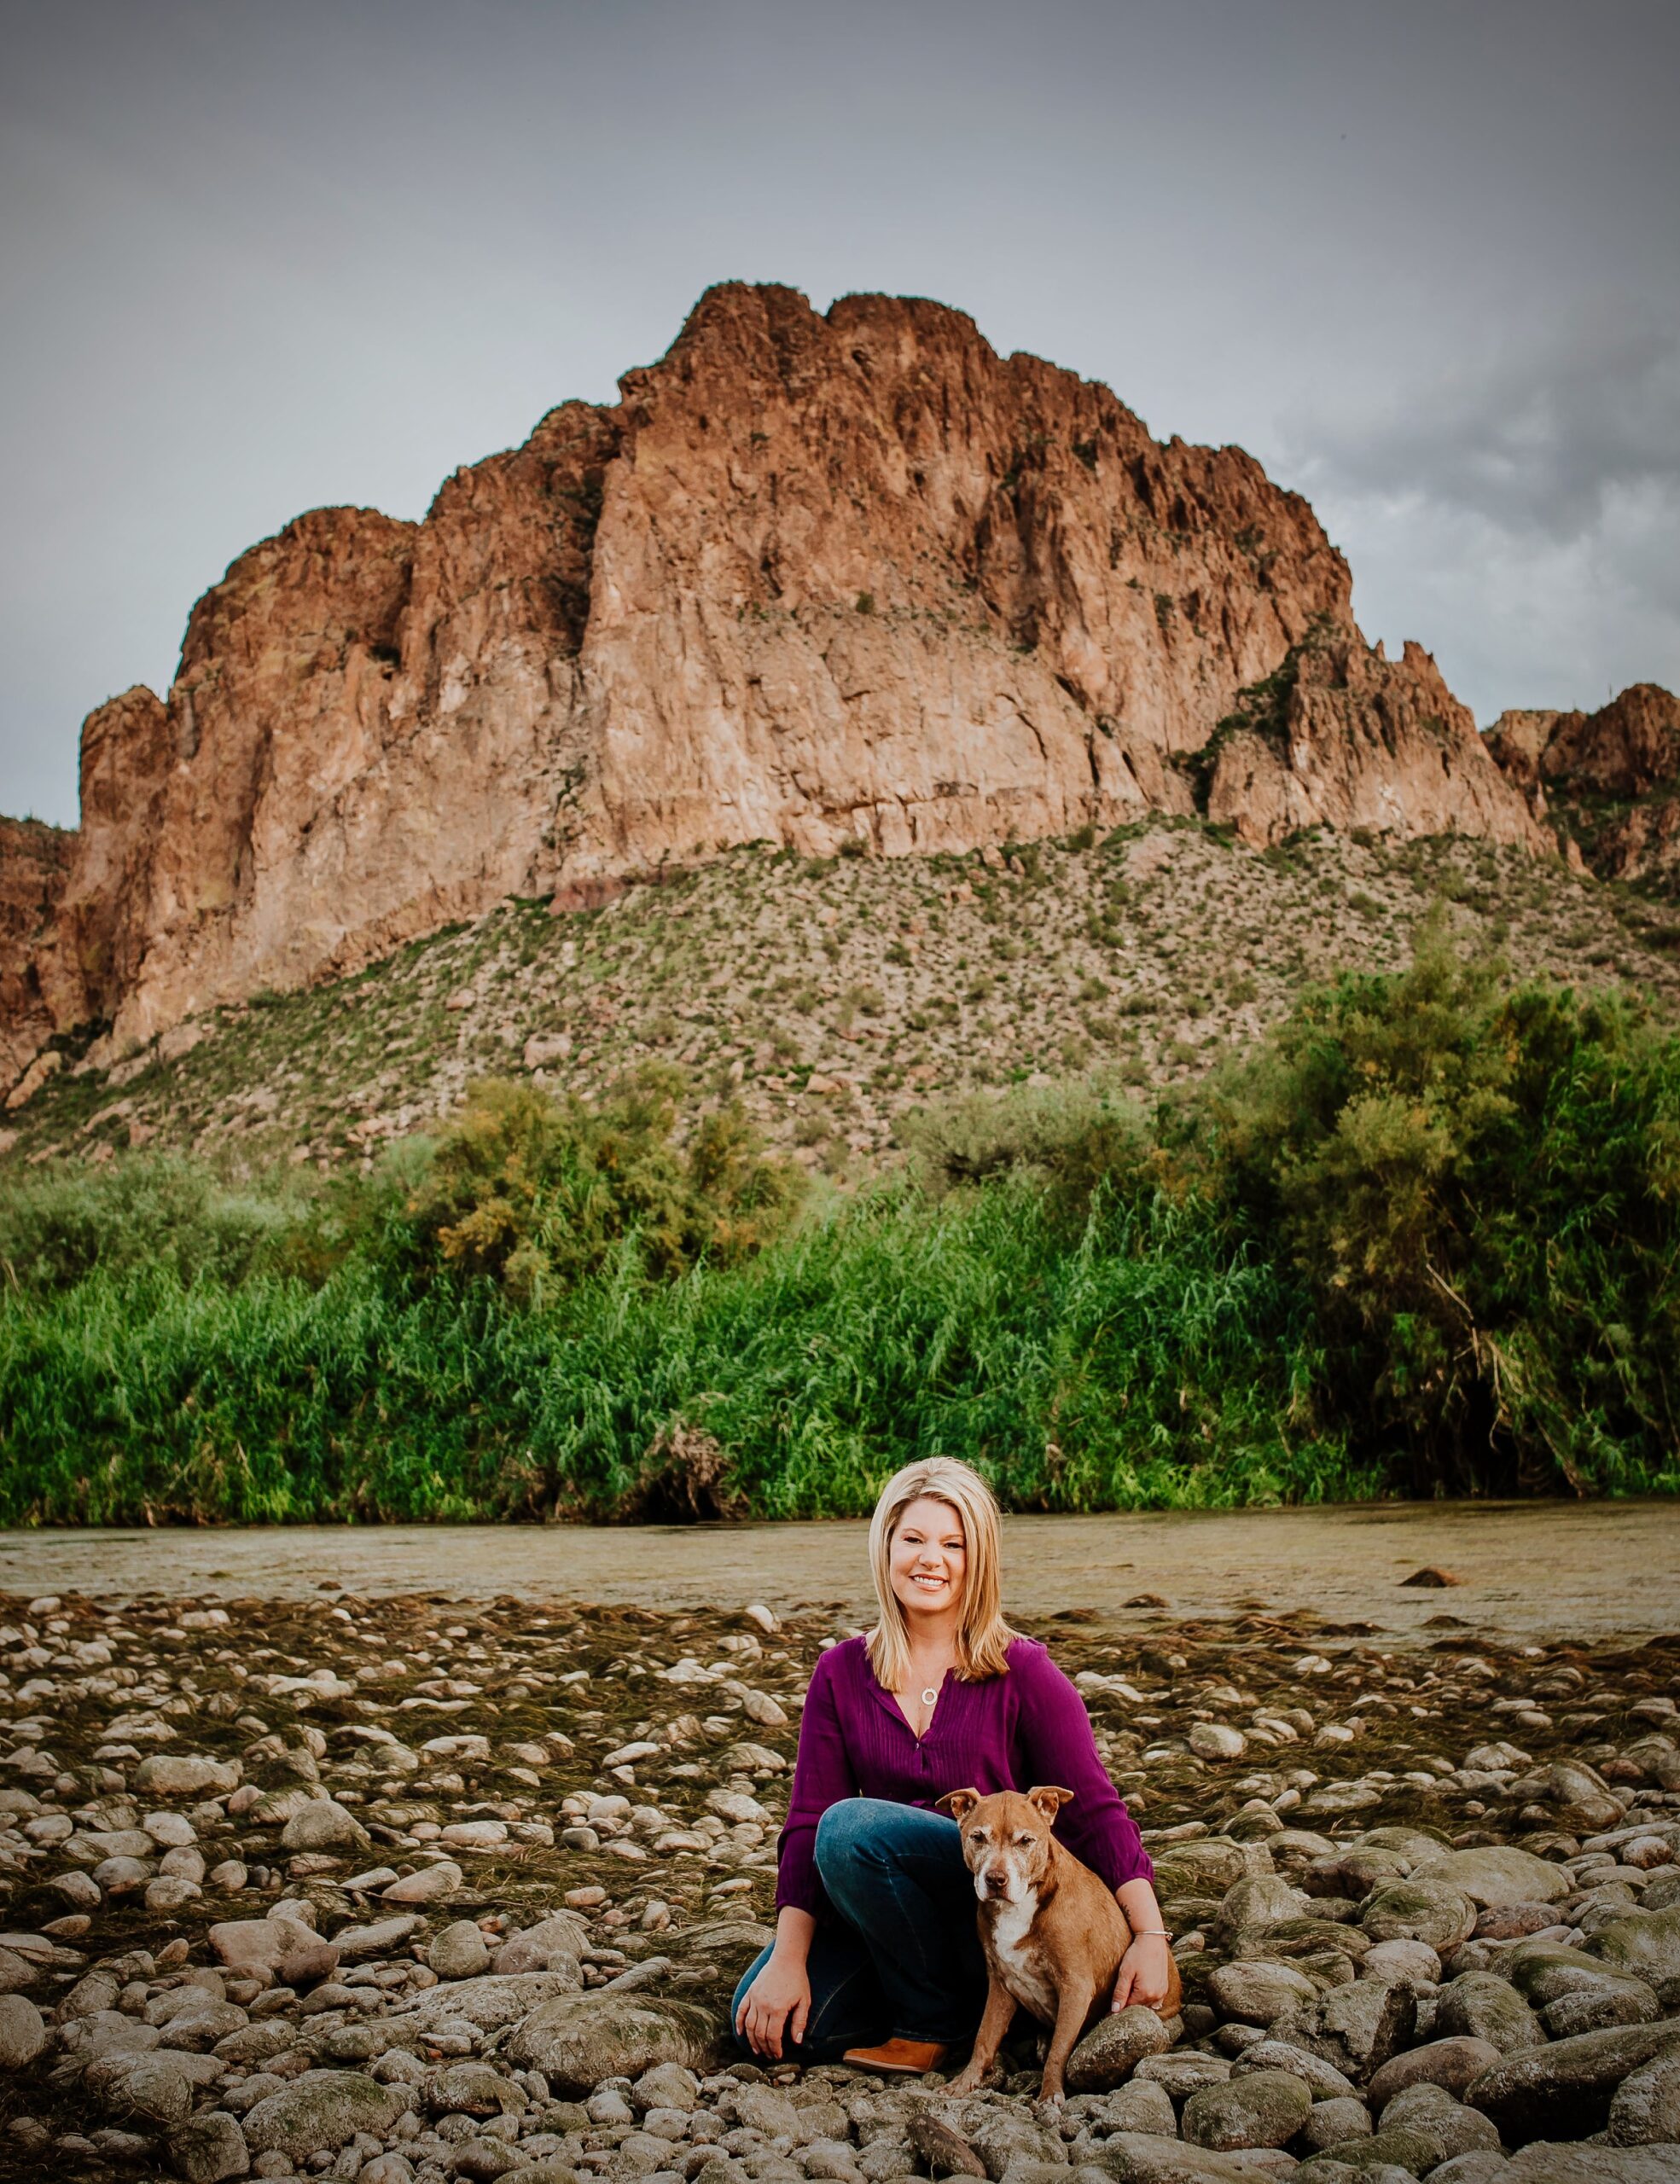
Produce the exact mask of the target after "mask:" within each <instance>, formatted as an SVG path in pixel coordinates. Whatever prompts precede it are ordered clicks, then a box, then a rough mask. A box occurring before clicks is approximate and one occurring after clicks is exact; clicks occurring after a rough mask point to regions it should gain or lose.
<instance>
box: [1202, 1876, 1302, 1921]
mask: <svg viewBox="0 0 1680 2184" xmlns="http://www.w3.org/2000/svg"><path fill="white" fill-rule="evenodd" d="M1300 1915H1301V1899H1300V1897H1299V1896H1298V1895H1297V1894H1296V1893H1295V1891H1294V1890H1293V1888H1291V1887H1290V1885H1289V1884H1288V1881H1287V1880H1285V1879H1283V1877H1282V1874H1281V1873H1245V1874H1244V1875H1243V1877H1242V1879H1241V1880H1238V1881H1234V1882H1233V1883H1232V1884H1231V1885H1230V1887H1229V1888H1228V1889H1227V1890H1226V1891H1225V1893H1224V1897H1223V1898H1222V1899H1221V1901H1220V1904H1219V1915H1218V1918H1217V1919H1216V1920H1214V1931H1216V1932H1217V1933H1218V1934H1222V1935H1229V1934H1236V1933H1245V1932H1259V1931H1264V1929H1265V1928H1267V1927H1269V1926H1281V1925H1282V1924H1283V1923H1284V1922H1285V1921H1286V1920H1291V1919H1299V1917H1300Z"/></svg>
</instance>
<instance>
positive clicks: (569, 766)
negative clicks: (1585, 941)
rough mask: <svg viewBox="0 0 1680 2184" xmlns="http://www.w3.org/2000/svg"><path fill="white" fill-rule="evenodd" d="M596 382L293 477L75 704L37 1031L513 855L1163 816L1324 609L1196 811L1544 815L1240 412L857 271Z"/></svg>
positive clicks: (376, 931)
mask: <svg viewBox="0 0 1680 2184" xmlns="http://www.w3.org/2000/svg"><path fill="white" fill-rule="evenodd" d="M620 384H621V391H622V399H621V400H620V402H619V404H616V405H615V406H613V407H612V408H595V407H591V406H590V405H588V404H581V403H568V404H563V405H562V406H561V408H559V409H557V410H554V411H552V412H551V413H550V414H549V415H548V416H546V417H545V418H544V419H543V421H541V423H540V424H539V425H538V427H537V428H536V430H535V432H534V433H532V436H531V438H530V439H529V440H528V441H527V442H526V444H525V445H524V446H523V447H521V448H519V449H516V450H513V451H511V452H509V453H508V454H505V455H499V456H491V458H489V459H488V460H487V461H485V462H480V463H477V464H475V465H474V466H472V467H471V468H466V469H463V470H461V471H458V472H457V473H456V474H455V475H454V476H453V477H452V478H451V479H449V480H448V481H447V482H446V483H445V485H444V486H443V488H442V489H441V491H439V495H438V497H437V499H436V501H435V502H433V507H432V508H431V509H430V511H429V512H428V514H427V517H426V519H425V520H424V521H423V522H422V523H421V524H418V525H414V524H407V523H400V522H397V521H394V520H391V519H389V518H387V517H385V516H382V515H379V514H375V513H372V512H370V511H368V510H363V509H354V508H331V509H323V510H318V511H317V512H315V513H314V514H310V515H306V516H304V517H301V518H299V520H298V521H297V522H295V523H294V524H292V525H290V526H288V528H287V529H286V530H285V531H282V532H281V533H280V534H279V536H278V537H275V538H272V539H269V540H266V541H264V543H262V544H261V545H259V546H257V547H254V548H253V549H251V551H250V552H249V553H247V554H246V555H242V556H241V559H240V560H239V561H235V563H234V565H233V566H232V567H231V568H230V570H229V571H228V573H227V575H226V577H225V578H224V580H223V581H222V583H221V584H218V585H217V586H215V587H214V588H213V589H212V590H211V591H210V592H209V593H207V594H206V596H205V598H204V599H203V600H201V601H200V603H199V605H198V607H196V608H195V611H194V613H193V616H192V619H191V621H190V624H189V629H188V633H187V638H186V642H185V645H184V647H183V653H182V659H181V666H180V671H179V672H178V674H177V678H176V681H175V683H174V684H173V686H172V688H171V690H170V693H169V695H168V698H167V701H166V703H160V701H159V700H157V699H155V698H154V697H153V695H152V694H151V693H150V692H148V691H143V690H136V691H131V692H129V693H128V694H126V695H125V697H122V698H119V699H117V700H113V701H112V703H111V704H110V705H108V706H103V707H102V708H101V709H100V710H99V712H96V713H95V714H93V715H92V716H91V717H90V719H89V721H88V723H87V724H86V727H85V729H84V762H83V791H84V823H83V828H82V833H81V835H80V837H79V838H78V842H77V846H76V850H75V853H74V857H73V862H72V866H71V869H70V872H69V874H68V875H67V880H66V882H65V886H64V889H63V901H62V905H61V909H60V910H59V912H58V914H57V919H56V923H55V925H54V924H52V921H49V926H51V929H50V931H49V935H48V937H47V938H46V939H45V940H44V942H43V943H42V944H40V945H39V946H38V947H37V948H36V949H35V950H34V952H33V954H32V956H31V958H30V964H31V971H30V975H31V976H32V978H33V979H34V980H35V982H36V985H37V986H38V995H39V999H38V1004H36V1010H37V1013H36V1017H35V1018H34V1019H31V1021H32V1022H34V1023H36V1025H37V1029H38V1028H39V1022H40V1021H44V1017H43V1016H42V1011H43V1010H44V1012H45V1016H47V1017H50V1019H51V1025H52V1027H54V1028H56V1029H57V1030H59V1031H65V1030H67V1029H68V1028H69V1027H70V1026H72V1025H77V1024H85V1023H89V1022H91V1021H96V1020H101V1019H112V1020H113V1022H114V1025H115V1031H114V1034H113V1047H114V1048H124V1047H127V1046H131V1045H133V1044H134V1043H137V1042H141V1041H143V1040H145V1039H147V1038H148V1037H151V1036H153V1035H154V1033H156V1032H157V1031H160V1030H161V1029H162V1028H164V1027H165V1026H166V1025H170V1024H171V1023H173V1022H176V1021H177V1020H178V1019H180V1018H182V1017H183V1016H185V1015H188V1014H192V1013H193V1012H195V1011H196V1010H199V1009H201V1008H206V1007H207V1006H210V1005H212V1004H213V1003H216V1002H224V1001H229V1000H233V999H236V998H239V997H242V996H246V995H248V994H250V993H252V992H253V991H255V990H259V989H261V988H264V987H289V986H294V985H299V984H302V983H305V982H307V981H308V980H310V979H314V978H317V977H319V976H322V975H325V974H328V973H335V972H342V971H345V970H349V969H352V968H354V967H357V966H358V965H359V964H361V963H363V962H365V961H368V960H369V959H370V958H372V957H374V956H378V955H381V954H382V953H384V952H386V951H387V950H389V949H391V948H392V946H394V945H396V944H399V943H400V942H402V941H404V940H406V939H408V938H413V937H415V936H416V935H418V934H421V933H424V932H430V931H434V930H435V929H436V928H437V927H438V926H440V925H442V924H445V923H446V922H448V921H451V920H452V919H456V918H461V917H466V916H472V915H477V914H478V913H480V912H481V911H483V910H484V909H487V908H489V907H490V906H491V905H492V904H494V903H496V902H497V901H499V900H500V899H502V898H503V897H505V896H508V895H509V894H518V895H534V894H549V895H553V896H554V897H555V899H556V901H557V902H558V903H561V904H564V903H578V902H587V901H590V900H593V899H598V898H599V897H600V895H601V894H602V892H604V891H606V890H608V889H610V888H611V887H613V886H615V885H617V884H619V883H620V882H622V881H623V880H625V878H630V877H635V876H637V875H641V874H652V873H654V872H656V871H657V870H658V869H659V868H660V867H661V866H662V865H667V864H683V863H692V862H694V861H695V860H698V859H702V858H705V857H708V856H711V855H713V854H715V853H717V852H718V851H721V850H723V849H725V848H727V847H729V846H731V845H736V844H740V843H743V842H748V841H753V840H759V839H764V840H769V841H773V842H776V843H780V844H786V845H791V846H793V847H794V848H797V849H799V850H800V851H804V852H806V853H810V854H817V855H821V854H827V853H831V852H833V851H835V850H837V849H839V848H840V847H841V846H842V845H846V844H847V843H849V842H857V843H861V844H862V845H863V846H864V847H865V848H866V849H867V850H869V851H875V852H881V853H886V854H891V855H898V854H904V853H907V852H910V851H931V850H968V849H972V848H975V847H979V846H984V845H987V844H991V843H1001V842H1005V841H1008V840H1009V839H1022V840H1025V839H1032V838H1034V837H1043V836H1047V835H1050V834H1060V833H1066V832H1070V831H1072V830H1073V829H1075V828H1078V827H1080V826H1082V825H1084V824H1086V823H1095V824H1097V825H1100V826H1107V825H1111V824H1113V823H1114V822H1118V821H1121V820H1124V819H1125V818H1127V817H1131V816H1137V815H1139V814H1141V813H1142V812H1143V811H1145V810H1151V809H1154V810H1177V811H1189V810H1191V809H1192V798H1193V793H1194V790H1193V781H1194V778H1195V767H1194V766H1193V765H1186V764H1176V763H1175V761H1177V760H1183V759H1185V758H1188V756H1189V754H1192V753H1195V752H1200V751H1202V750H1203V748H1204V746H1206V745H1207V744H1208V742H1209V739H1210V737H1211V736H1212V735H1213V733H1214V730H1215V729H1216V727H1217V725H1218V723H1219V722H1220V721H1221V720H1222V719H1224V717H1225V716H1226V715H1227V714H1228V713H1229V712H1230V709H1231V706H1232V704H1233V700H1234V699H1235V694H1236V693H1237V692H1238V690H1239V689H1241V688H1242V687H1243V686H1245V685H1247V684H1251V683H1254V682H1256V681H1258V680H1259V679H1260V678H1262V677H1266V676H1269V675H1270V674H1272V673H1273V672H1274V671H1276V670H1277V669H1278V667H1279V666H1280V665H1281V664H1282V662H1283V661H1284V660H1285V659H1286V657H1287V656H1288V654H1289V653H1290V651H1291V648H1293V647H1297V646H1299V645H1301V644H1302V643H1303V642H1304V641H1305V640H1306V639H1307V637H1308V636H1309V634H1310V633H1312V632H1315V631H1316V632H1318V633H1321V634H1322V633H1325V632H1328V633H1330V635H1331V636H1333V638H1334V643H1333V644H1331V645H1330V646H1329V647H1328V648H1326V647H1325V646H1323V645H1322V644H1321V645H1319V647H1318V649H1317V652H1315V653H1313V654H1312V655H1311V661H1310V662H1309V663H1307V664H1304V665H1303V668H1302V670H1301V672H1300V673H1299V676H1298V677H1297V678H1296V680H1297V688H1296V692H1295V694H1293V697H1292V700H1291V708H1292V711H1291V723H1292V725H1291V727H1290V729H1289V735H1290V738H1291V741H1290V742H1289V745H1288V755H1287V757H1286V758H1284V759H1283V760H1282V773H1281V774H1280V772H1279V764H1278V763H1277V762H1278V752H1277V751H1276V749H1275V748H1274V747H1273V746H1270V745H1269V744H1265V743H1264V739H1262V740H1261V741H1262V744H1263V746H1264V747H1262V748H1260V749H1259V750H1257V751H1254V752H1248V751H1247V741H1246V740H1245V739H1241V738H1238V737H1236V736H1234V735H1227V737H1226V743H1227V745H1228V746H1229V747H1228V748H1226V749H1225V750H1224V752H1222V755H1221V756H1220V758H1219V760H1218V768H1217V770H1216V771H1215V773H1214V775H1213V784H1212V786H1213V792H1214V795H1215V799H1216V801H1217V802H1218V805H1219V811H1218V813H1217V814H1215V815H1214V816H1228V817H1230V818H1231V819H1232V820H1233V821H1234V822H1235V823H1236V824H1238V825H1239V827H1241V829H1242V831H1244V832H1245V833H1247V834H1251V835H1252V836H1253V838H1254V839H1271V838H1272V837H1273V835H1274V834H1276V832H1277V831H1278V830H1279V829H1287V828H1288V826H1291V825H1297V824H1302V823H1311V821H1312V820H1313V819H1316V818H1328V819H1329V820H1330V821H1331V822H1332V823H1338V824H1340V823H1367V824H1371V825H1375V826H1380V827H1384V828H1389V829H1390V830H1392V831H1395V832H1398V833H1402V834H1405V833H1414V834H1415V833H1421V832H1435V831H1442V830H1445V829H1447V828H1453V827H1457V828H1462V829H1464V830H1467V831H1471V832H1475V833H1480V834H1490V835H1491V836H1493V837H1494V838H1495V839H1501V840H1525V841H1528V842H1529V843H1530V844H1531V845H1533V846H1536V847H1538V846H1541V845H1543V842H1544V840H1545V837H1544V835H1543V832H1542V829H1541V828H1540V827H1539V825H1538V822H1536V821H1535V819H1534V818H1533V817H1532V816H1531V815H1530V812H1529V810H1528V807H1527V804H1526V801H1525V799H1524V798H1523V796H1522V795H1521V793H1520V792H1519V791H1518V790H1517V789H1515V788H1514V787H1511V786H1510V785H1509V783H1507V782H1506V781H1505V780H1504V779H1503V776H1502V775H1500V774H1499V773H1498V771H1497V770H1496V769H1495V768H1494V767H1493V766H1492V765H1491V764H1489V763H1488V760H1487V758H1486V756H1485V752H1483V750H1482V747H1481V746H1480V743H1479V740H1477V739H1476V738H1475V736H1474V730H1473V729H1469V728H1468V722H1467V720H1466V719H1465V717H1463V716H1462V710H1461V709H1460V708H1458V707H1456V705H1455V703H1454V701H1453V700H1452V699H1451V698H1450V694H1448V693H1447V692H1446V691H1445V686H1444V685H1442V684H1441V683H1440V680H1439V676H1438V675H1437V674H1436V673H1435V671H1434V668H1433V663H1431V662H1429V661H1428V660H1427V657H1426V656H1425V655H1423V654H1421V653H1416V651H1415V649H1414V648H1408V649H1407V653H1406V655H1405V658H1404V660H1403V661H1401V662H1398V663H1389V662H1384V661H1381V660H1379V659H1376V657H1375V655H1372V654H1370V653H1367V652H1366V650H1365V648H1364V647H1363V642H1362V641H1361V640H1360V639H1359V638H1358V636H1357V631H1356V630H1354V628H1353V625H1352V619H1351V613H1350V607H1349V601H1350V581H1349V577H1348V572H1347V569H1346V565H1345V563H1344V562H1343V561H1342V560H1341V558H1340V555H1338V554H1337V553H1336V552H1335V550H1334V548H1333V547H1332V546H1331V545H1330V544H1329V543H1328V540H1327V539H1326V538H1325V537H1324V534H1323V532H1322V530H1321V529H1320V527H1319V526H1318V524H1317V520H1316V519H1315V518H1314V516H1313V514H1312V512H1311V508H1309V507H1308V506H1307V505H1306V503H1305V502H1304V501H1302V500H1301V499H1300V498H1299V497H1297V496H1295V495H1293V494H1290V493H1287V492H1284V491H1281V490H1280V489H1278V488H1277V487H1276V486H1275V485H1272V484H1271V483H1270V481H1269V480H1268V479H1267V478H1266V477H1265V475H1264V473H1263V472H1262V471H1261V469H1260V468H1259V465H1258V464H1256V463H1255V462H1253V460H1252V458H1250V457H1249V456H1247V455H1245V454H1244V453H1243V452H1242V451H1241V450H1239V449H1233V448H1225V449H1218V450H1212V449H1206V448H1195V447H1189V446H1186V445H1184V444H1183V443H1181V442H1178V441H1176V440H1175V441H1172V442H1170V443H1169V444H1166V445H1164V446H1163V445H1160V444H1157V443H1156V442H1155V441H1154V440H1153V439H1151V438H1150V436H1149V434H1148V432H1147V430H1146V429H1145V427H1143V426H1142V424H1141V423H1140V422H1139V421H1138V420H1137V419H1136V417H1134V416H1133V415H1131V412H1130V411H1129V410H1126V409H1125V408H1124V406H1123V405H1122V404H1120V403H1119V401H1117V400H1116V398H1114V396H1113V394H1111V393H1110V392H1108V391H1107V389H1106V388H1104V387H1102V386H1095V385H1091V384H1090V383H1087V382H1085V381H1084V380H1079V379H1078V378H1076V377H1075V376H1074V375H1073V374H1071V373H1068V372H1065V371H1062V370H1059V369H1056V368H1055V366H1053V365H1050V364H1048V363H1043V362H1041V361H1040V360H1038V359H1037V358H1035V357H1026V356H1014V357H998V356H997V354H996V353H995V352H994V351H992V350H991V348H990V347H989V346H988V345H987V344H986V343H985V341H984V340H982V338H981V337H980V334H979V333H978V331H977V330H976V328H974V324H973V322H971V321H970V320H969V319H968V318H966V317H963V316H962V314H961V313H959V312H956V311H950V310H947V309H945V308H944V307H943V306H941V305H936V304H932V303H926V302H919V301H913V300H903V299H890V298H886V297H881V296H860V297H850V298H846V299H843V300H842V301H840V303H837V304H836V305H834V307H833V309H832V310H831V311H828V313H827V314H826V316H824V315H820V314H818V313H817V312H816V311H812V309H811V306H810V305H809V304H808V303H807V302H806V301H805V299H804V298H803V297H802V296H800V295H799V294H798V293H795V292H794V291H793V290H791V289H787V288H746V287H740V286H735V287H728V288H718V289H714V290H712V292H711V293H708V294H707V295H706V297H704V298H703V299H701V301H700V304H699V305H697V306H696V308H695V311H694V313H693V314H692V316H691V317H690V318H689V322H688V324H687V326H686V327H685V328H684V329H683V333H682V334H681V335H680V337H679V339H678V340H677V342H676V344H675V345H674V346H673V347H672V349H671V351H670V352H669V353H668V354H667V355H666V357H664V358H663V359H661V361H660V363H657V364H654V365H653V366H651V367H649V368H648V369H645V370H641V371H635V372H631V373H630V374H628V375H626V376H625V379H624V380H622V381H621V383H620ZM1428 723H1433V726H1432V725H1428ZM1239 746H1241V747H1239ZM1297 752H1299V763H1298V760H1297V756H1296V753H1297ZM1244 782H1246V783H1247V787H1244V786H1243V783H1244ZM1245 799H1246V801H1245ZM20 1023H21V1019H20ZM8 1037H9V1039H10V1042H11V1043H10V1046H9V1048H8V1049H7V1051H8V1053H9V1054H11V1056H12V1057H13V1061H14V1063H15V1060H16V1056H17V1055H18V1054H23V1053H24V1052H25V1051H26V1049H27V1050H30V1051H32V1048H30V1047H29V1042H30V1039H31V1037H34V1033H33V1032H25V1031H22V1030H21V1028H15V1029H13V1030H12V1031H9V1034H8ZM37 1043H38V1042H37Z"/></svg>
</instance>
